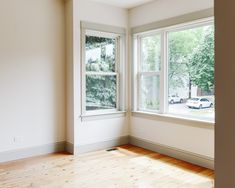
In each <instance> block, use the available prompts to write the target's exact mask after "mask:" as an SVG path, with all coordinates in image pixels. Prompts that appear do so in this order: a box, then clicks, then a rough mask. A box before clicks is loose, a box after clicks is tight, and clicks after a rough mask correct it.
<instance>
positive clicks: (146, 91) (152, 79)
mask: <svg viewBox="0 0 235 188" xmlns="http://www.w3.org/2000/svg"><path fill="white" fill-rule="evenodd" d="M159 89H160V79H159V76H158V75H157V76H145V75H142V76H141V79H140V99H139V100H140V105H139V108H140V109H141V110H159V106H160V96H159V95H160V92H159Z"/></svg>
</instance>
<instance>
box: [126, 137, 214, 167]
mask: <svg viewBox="0 0 235 188" xmlns="http://www.w3.org/2000/svg"><path fill="white" fill-rule="evenodd" d="M129 140H130V144H132V145H135V146H138V147H142V148H145V149H149V150H151V151H155V152H158V153H161V154H164V155H168V156H171V157H174V158H176V159H180V160H183V161H186V162H189V163H192V164H196V165H199V166H202V167H205V168H209V169H213V170H214V159H213V158H210V157H207V156H203V155H200V154H196V153H192V152H189V151H185V150H181V149H177V148H174V147H170V146H166V145H162V144H157V143H153V142H151V141H148V140H145V139H141V138H137V137H133V136H130V138H129Z"/></svg>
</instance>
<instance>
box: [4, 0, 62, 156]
mask: <svg viewBox="0 0 235 188" xmlns="http://www.w3.org/2000/svg"><path fill="white" fill-rule="evenodd" d="M64 27H65V26H64V2H63V1H62V0H49V1H48V0H38V1H32V0H20V1H19V0H10V1H9V0H1V6H0V28H1V29H0V88H1V89H0V152H2V151H6V150H15V149H20V148H28V147H33V146H40V145H45V144H49V143H54V142H58V141H64V140H65V48H64V40H65V38H64V34H65V33H64ZM14 137H15V138H16V143H14Z"/></svg>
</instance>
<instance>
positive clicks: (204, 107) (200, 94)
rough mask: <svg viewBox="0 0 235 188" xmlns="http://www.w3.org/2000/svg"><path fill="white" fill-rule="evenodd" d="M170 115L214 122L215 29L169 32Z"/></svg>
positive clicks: (198, 28)
mask: <svg viewBox="0 0 235 188" xmlns="http://www.w3.org/2000/svg"><path fill="white" fill-rule="evenodd" d="M168 53H169V54H168V67H169V68H168V84H169V88H168V91H169V98H168V101H169V113H174V114H179V115H182V116H188V117H192V118H198V119H202V120H214V27H213V25H209V26H201V27H197V28H192V29H187V30H183V31H176V32H169V33H168Z"/></svg>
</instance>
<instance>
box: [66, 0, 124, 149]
mask: <svg viewBox="0 0 235 188" xmlns="http://www.w3.org/2000/svg"><path fill="white" fill-rule="evenodd" d="M71 3H72V4H73V5H72V6H71ZM66 7H67V8H68V10H67V11H66V15H68V14H71V10H72V11H73V23H72V24H70V28H72V30H73V32H70V33H67V35H71V34H72V38H73V41H71V42H69V44H68V45H70V46H73V54H70V55H72V56H73V59H72V60H69V61H68V63H69V64H70V65H69V67H70V68H71V67H72V69H70V68H69V69H68V74H67V75H68V82H70V83H72V82H73V85H72V87H71V88H70V89H69V91H68V95H69V96H70V97H73V101H74V106H72V105H70V106H69V109H68V110H69V111H71V109H73V110H74V112H73V117H70V119H71V120H70V123H69V125H68V129H69V130H72V129H74V134H73V135H71V134H72V131H70V132H71V133H70V134H68V137H70V138H68V141H69V142H71V143H72V144H74V145H75V146H79V145H88V144H93V143H99V142H103V141H107V140H113V139H116V138H119V137H122V136H126V135H128V118H127V117H118V118H111V119H106V118H105V119H101V120H93V121H82V120H81V117H80V116H81V72H80V68H81V54H80V44H81V42H80V39H81V38H80V22H81V21H87V22H94V23H100V24H106V25H111V26H118V27H123V28H127V24H128V12H127V10H125V9H121V8H117V7H113V6H110V5H105V4H100V3H95V2H91V1H87V0H73V1H72V2H71V1H68V2H67V3H66ZM69 7H70V8H69ZM67 30H68V31H69V29H68V28H67ZM71 43H73V44H71ZM69 53H70V52H69ZM72 74H73V76H71V75H72ZM72 137H73V139H72Z"/></svg>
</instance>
